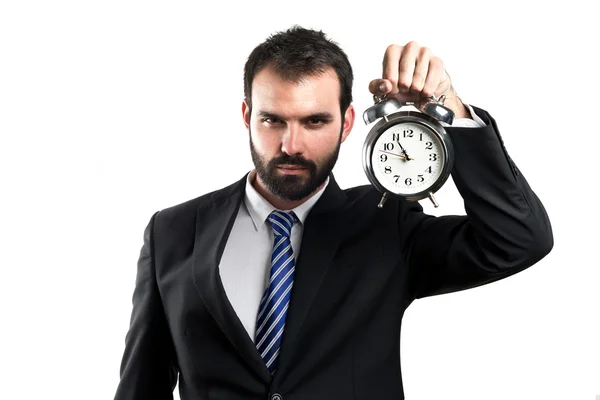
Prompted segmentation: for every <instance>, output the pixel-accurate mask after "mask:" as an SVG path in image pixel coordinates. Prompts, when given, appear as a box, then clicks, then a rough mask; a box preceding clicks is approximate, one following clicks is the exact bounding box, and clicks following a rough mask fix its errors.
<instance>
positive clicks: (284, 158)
mask: <svg viewBox="0 0 600 400" xmlns="http://www.w3.org/2000/svg"><path fill="white" fill-rule="evenodd" d="M279 164H287V165H296V166H299V167H305V168H310V169H312V170H316V169H317V164H315V163H314V162H313V161H310V160H307V159H306V158H304V157H302V156H300V155H293V156H291V155H289V154H282V155H280V156H278V157H275V158H273V159H271V161H270V162H269V166H270V167H275V166H276V165H279Z"/></svg>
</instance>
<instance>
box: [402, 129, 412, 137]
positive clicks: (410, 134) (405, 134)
mask: <svg viewBox="0 0 600 400" xmlns="http://www.w3.org/2000/svg"><path fill="white" fill-rule="evenodd" d="M404 137H413V130H412V129H405V130H404Z"/></svg>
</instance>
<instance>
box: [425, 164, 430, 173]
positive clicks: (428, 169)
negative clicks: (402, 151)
mask: <svg viewBox="0 0 600 400" xmlns="http://www.w3.org/2000/svg"><path fill="white" fill-rule="evenodd" d="M425 171H427V172H429V173H431V165H430V166H429V168H427V169H426V170H425Z"/></svg>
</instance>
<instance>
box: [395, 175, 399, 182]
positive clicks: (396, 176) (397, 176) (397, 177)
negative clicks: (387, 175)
mask: <svg viewBox="0 0 600 400" xmlns="http://www.w3.org/2000/svg"><path fill="white" fill-rule="evenodd" d="M394 178H396V183H398V179H400V175H394Z"/></svg>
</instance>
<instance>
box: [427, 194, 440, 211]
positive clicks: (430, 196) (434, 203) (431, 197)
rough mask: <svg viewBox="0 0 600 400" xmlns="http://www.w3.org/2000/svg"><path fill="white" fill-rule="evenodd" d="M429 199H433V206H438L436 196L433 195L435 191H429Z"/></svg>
mask: <svg viewBox="0 0 600 400" xmlns="http://www.w3.org/2000/svg"><path fill="white" fill-rule="evenodd" d="M428 197H429V200H431V202H432V203H433V206H434V207H435V208H438V206H439V204H438V203H437V201H435V197H433V192H429V196H428Z"/></svg>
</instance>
